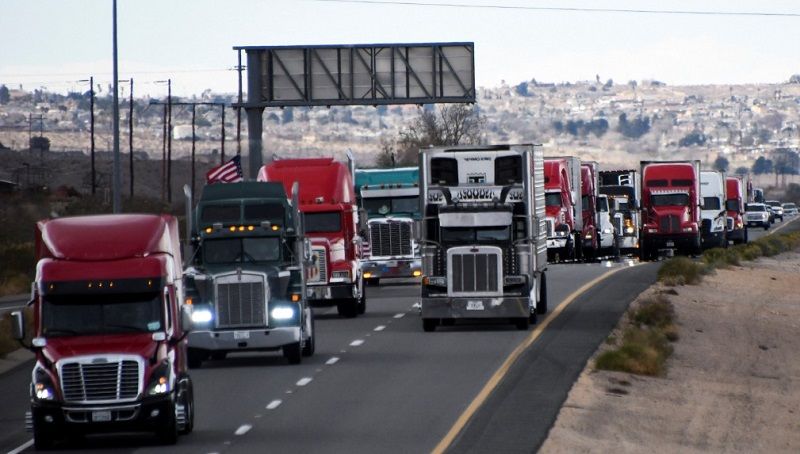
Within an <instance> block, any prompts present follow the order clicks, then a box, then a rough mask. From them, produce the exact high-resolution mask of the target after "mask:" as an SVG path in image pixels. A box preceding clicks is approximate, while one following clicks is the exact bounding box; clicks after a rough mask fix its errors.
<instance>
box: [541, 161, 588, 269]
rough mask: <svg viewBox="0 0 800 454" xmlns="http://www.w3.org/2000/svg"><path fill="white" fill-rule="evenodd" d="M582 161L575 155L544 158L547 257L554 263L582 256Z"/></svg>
mask: <svg viewBox="0 0 800 454" xmlns="http://www.w3.org/2000/svg"><path fill="white" fill-rule="evenodd" d="M580 168H581V163H580V159H578V158H576V157H572V156H568V157H559V158H547V159H545V161H544V189H545V209H546V219H545V225H546V228H547V259H548V261H551V262H555V261H561V260H565V259H566V260H574V259H576V258H580V257H581V252H580V249H581V245H582V244H581V231H582V228H583V220H582V219H583V210H582V208H581V196H580V193H581V189H580V186H581V176H580V174H581V169H580Z"/></svg>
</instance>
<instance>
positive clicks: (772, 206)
mask: <svg viewBox="0 0 800 454" xmlns="http://www.w3.org/2000/svg"><path fill="white" fill-rule="evenodd" d="M764 204H766V205H767V209H768V210H770V211H772V214H773V215H774V217H775V219H778V218H780V220H781V222H783V206H781V203H780V202H778V201H777V200H767V201H766V202H764Z"/></svg>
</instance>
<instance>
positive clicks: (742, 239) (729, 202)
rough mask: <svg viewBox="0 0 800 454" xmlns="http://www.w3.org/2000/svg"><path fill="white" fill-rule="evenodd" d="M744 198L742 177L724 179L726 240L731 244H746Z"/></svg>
mask: <svg viewBox="0 0 800 454" xmlns="http://www.w3.org/2000/svg"><path fill="white" fill-rule="evenodd" d="M746 197H747V196H746V194H745V184H744V181H743V177H739V176H729V177H726V178H725V210H726V211H727V219H728V221H727V222H728V225H727V227H728V239H729V240H731V241H733V244H742V243H747V227H746V226H745V219H744V201H745V200H746Z"/></svg>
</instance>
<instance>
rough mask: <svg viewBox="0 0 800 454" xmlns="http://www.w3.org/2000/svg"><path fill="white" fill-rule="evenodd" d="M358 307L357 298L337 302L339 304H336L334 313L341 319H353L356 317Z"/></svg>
mask: <svg viewBox="0 0 800 454" xmlns="http://www.w3.org/2000/svg"><path fill="white" fill-rule="evenodd" d="M358 306H359V304H358V299H357V298H348V299H344V300H339V302H338V303H336V311H337V312H339V315H340V316H342V317H345V318H355V317H356V316H358Z"/></svg>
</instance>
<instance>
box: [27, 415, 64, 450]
mask: <svg viewBox="0 0 800 454" xmlns="http://www.w3.org/2000/svg"><path fill="white" fill-rule="evenodd" d="M58 437H59V434H58V433H57V432H56V431H54V430H47V429H45V428H43V427H42V425H41V424H39V423H37V422H36V419H34V420H33V447H34V448H36V450H37V451H47V450H50V449H53V446H54V445H55V442H56V440H57V439H58Z"/></svg>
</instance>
